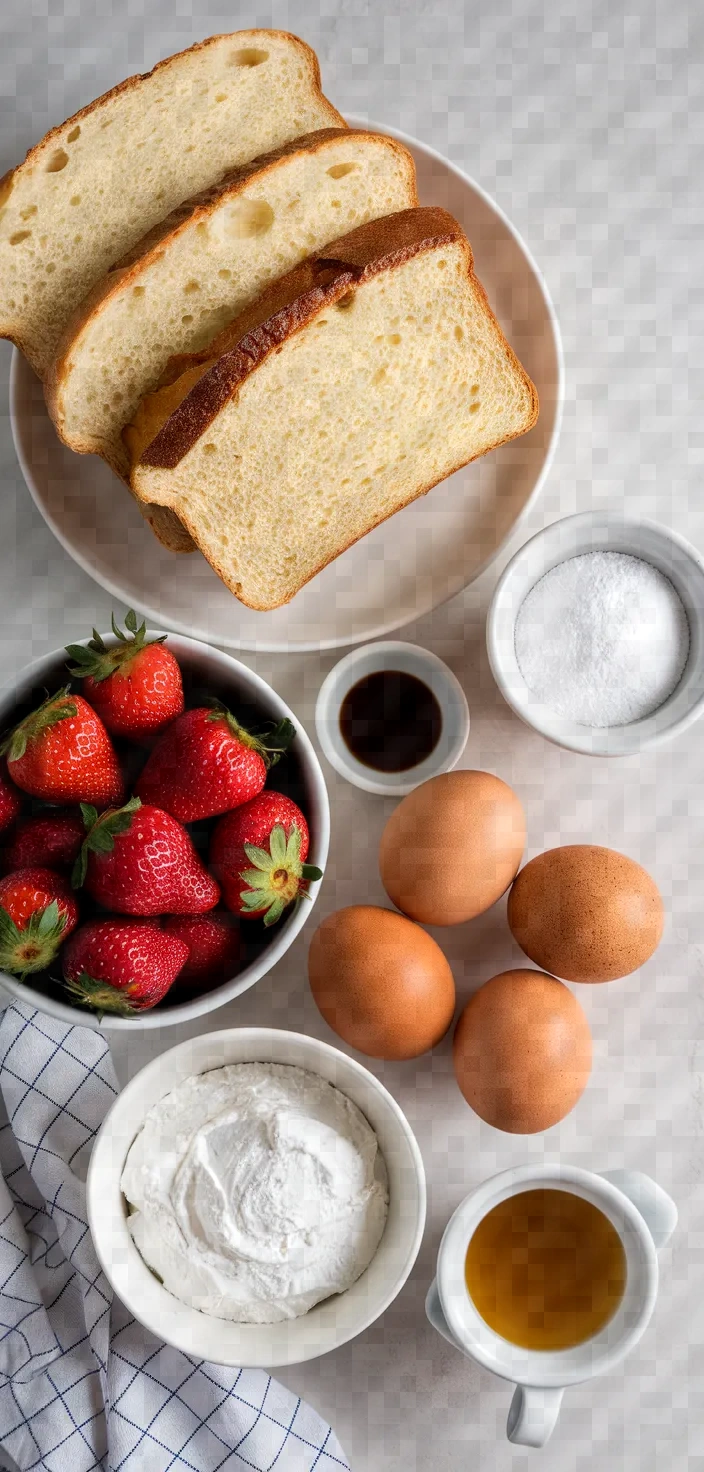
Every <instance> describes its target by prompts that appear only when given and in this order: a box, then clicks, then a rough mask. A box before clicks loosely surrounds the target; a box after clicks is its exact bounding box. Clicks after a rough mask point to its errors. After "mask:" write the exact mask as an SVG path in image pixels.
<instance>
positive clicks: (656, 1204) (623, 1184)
mask: <svg viewBox="0 0 704 1472" xmlns="http://www.w3.org/2000/svg"><path fill="white" fill-rule="evenodd" d="M601 1174H602V1176H603V1178H604V1180H605V1181H610V1182H611V1184H612V1186H617V1187H618V1189H619V1191H623V1194H624V1196H627V1197H628V1199H629V1201H632V1202H633V1205H634V1206H635V1208H636V1211H639V1212H640V1214H641V1216H642V1217H643V1220H644V1222H645V1225H646V1227H647V1228H648V1231H649V1232H650V1235H651V1237H652V1239H653V1242H654V1243H655V1248H656V1251H657V1252H659V1251H660V1248H661V1247H664V1246H665V1243H666V1242H667V1241H668V1240H669V1238H670V1237H671V1236H672V1233H673V1232H674V1230H675V1227H676V1226H677V1207H676V1206H675V1203H674V1201H673V1200H672V1197H671V1196H668V1194H667V1191H663V1189H662V1186H658V1185H656V1183H655V1181H651V1179H650V1176H646V1175H645V1174H644V1172H643V1171H642V1170H603V1171H602V1172H601Z"/></svg>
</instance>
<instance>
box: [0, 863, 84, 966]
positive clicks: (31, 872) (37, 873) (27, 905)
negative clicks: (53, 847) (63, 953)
mask: <svg viewBox="0 0 704 1472" xmlns="http://www.w3.org/2000/svg"><path fill="white" fill-rule="evenodd" d="M77 924H78V905H77V904H76V900H75V897H74V896H73V895H72V893H71V890H70V889H69V887H68V884H67V883H66V880H65V879H62V878H61V875H60V874H52V872H51V869H18V870H17V871H16V872H15V873H14V874H8V875H7V877H6V878H5V879H0V969H1V970H3V971H14V972H16V973H17V974H18V975H19V976H27V975H29V973H30V972H31V971H44V970H45V968H46V967H47V966H49V965H50V964H51V962H52V961H53V959H54V956H55V955H56V952H57V951H58V949H59V946H60V945H61V944H62V942H63V941H65V939H66V937H67V935H70V934H71V931H72V930H73V929H74V926H76V925H77Z"/></svg>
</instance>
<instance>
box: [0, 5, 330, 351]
mask: <svg viewBox="0 0 704 1472" xmlns="http://www.w3.org/2000/svg"><path fill="white" fill-rule="evenodd" d="M344 126H345V124H344V120H343V118H341V117H340V114H339V113H338V112H337V111H336V110H335V108H334V107H332V106H331V104H330V103H329V102H327V101H326V99H325V98H324V97H323V95H322V92H321V90H320V70H319V67H318V61H317V58H316V56H315V53H314V52H313V51H311V49H310V47H309V46H306V45H305V43H304V42H303V41H299V40H298V39H297V37H295V36H291V35H289V34H288V33H287V32H285V31H264V30H250V31H237V32H235V33H234V34H231V35H225V36H213V37H211V38H210V39H209V40H207V41H202V42H200V43H199V44H198V45H197V46H192V47H191V48H190V50H188V51H182V52H180V53H179V55H177V56H172V57H169V58H168V59H167V60H166V61H162V62H160V63H159V65H158V66H156V67H155V68H154V70H153V71H151V72H149V73H148V74H147V75H145V76H137V77H130V78H129V79H128V80H127V81H126V82H122V83H121V84H120V86H118V87H114V88H113V89H112V91H110V92H106V93H105V95H104V96H103V97H100V98H98V100H97V101H96V102H93V103H91V104H90V106H88V107H84V108H82V110H81V111H80V112H77V113H76V114H75V115H74V117H72V118H69V119H68V120H67V121H66V122H65V123H63V124H62V125H61V126H60V127H58V128H54V129H53V130H52V131H51V132H50V133H47V135H46V137H45V138H43V139H42V141H41V143H38V144H37V145H36V147H35V148H32V149H31V150H30V152H29V153H28V154H27V157H26V159H25V161H24V163H22V164H19V165H18V167H17V168H15V169H13V170H11V172H10V173H9V174H6V175H5V177H4V178H3V179H2V180H0V336H2V337H9V338H11V339H12V341H13V342H14V343H16V344H17V346H18V347H19V348H21V350H22V352H23V353H24V354H25V356H26V357H27V358H28V359H29V362H30V363H31V365H32V367H33V368H34V369H35V371H36V372H37V373H38V374H39V375H40V377H44V376H45V374H46V371H47V368H48V366H49V364H50V362H51V360H52V358H53V356H54V352H55V349H56V344H57V342H58V339H59V336H60V334H61V331H62V329H63V328H64V326H65V324H66V322H67V321H68V319H69V317H70V316H71V313H72V312H73V311H74V310H75V308H76V306H77V305H78V303H79V302H80V301H81V300H82V299H83V297H84V296H85V295H86V293H87V292H88V290H89V289H90V287H91V286H92V285H93V283H94V282H95V281H98V280H99V279H100V278H101V277H102V276H104V275H105V273H106V271H108V270H109V269H110V266H111V265H112V263H113V262H114V261H115V260H117V259H118V258H119V257H120V256H121V255H123V254H124V252H125V251H127V250H128V249H129V248H130V247H131V246H132V245H134V243H135V242H136V241H138V240H140V239H141V237H142V236H143V235H145V234H146V232H147V231H148V230H149V229H150V228H151V227H152V226H153V225H155V224H156V223H157V221H159V220H161V219H163V217H164V215H167V214H168V213H169V211H170V210H172V209H173V208H174V207H175V206H176V205H177V204H180V203H181V201H182V200H184V199H188V198H190V197H191V196H192V195H194V194H196V193H197V192H198V191H199V190H201V189H205V188H207V187H208V186H209V185H211V184H213V183H215V182H216V181H217V180H218V179H219V178H221V176H222V174H223V173H224V172H225V171H226V170H227V169H232V168H233V167H235V166H236V165H237V164H241V163H246V162H247V161H248V160H249V159H251V158H254V157H255V156H256V155H258V154H262V153H265V152H266V151H267V150H268V149H272V148H277V147H279V146H280V144H282V143H286V142H288V140H289V139H290V138H294V137H297V136H298V135H300V134H303V133H310V132H312V131H313V130H314V129H316V128H325V127H344Z"/></svg>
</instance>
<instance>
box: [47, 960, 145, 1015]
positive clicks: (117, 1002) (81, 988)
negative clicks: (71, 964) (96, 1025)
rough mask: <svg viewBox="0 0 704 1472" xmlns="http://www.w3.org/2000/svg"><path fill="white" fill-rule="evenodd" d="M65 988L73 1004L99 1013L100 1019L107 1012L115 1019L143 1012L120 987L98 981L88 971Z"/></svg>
mask: <svg viewBox="0 0 704 1472" xmlns="http://www.w3.org/2000/svg"><path fill="white" fill-rule="evenodd" d="M64 986H65V987H66V991H67V992H68V994H69V996H70V998H71V1001H72V1002H77V1003H78V1005H79V1007H90V1008H91V1010H92V1011H94V1012H97V1013H98V1017H99V1018H102V1017H103V1014H104V1013H105V1012H109V1013H110V1014H111V1016H113V1017H134V1014H135V1012H139V1011H140V1010H141V1009H140V1008H139V1007H136V1006H135V1005H134V1003H133V1002H131V1001H130V999H129V997H128V996H126V995H125V993H124V992H122V991H120V990H119V988H118V987H116V986H112V984H111V983H110V982H109V981H96V979H95V977H94V976H89V975H88V972H87V971H82V972H81V973H80V976H76V977H74V978H73V980H71V981H66V982H64Z"/></svg>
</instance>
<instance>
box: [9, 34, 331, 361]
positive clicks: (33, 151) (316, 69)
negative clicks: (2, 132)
mask: <svg viewBox="0 0 704 1472" xmlns="http://www.w3.org/2000/svg"><path fill="white" fill-rule="evenodd" d="M265 36H267V37H276V38H277V39H278V40H285V41H289V42H293V44H294V47H295V48H296V49H297V50H298V51H299V52H300V54H301V57H302V59H303V61H304V62H305V64H306V66H307V67H308V68H309V71H310V74H311V77H312V80H313V84H314V86H315V87H316V88H317V90H318V92H320V95H321V97H322V95H323V94H322V90H321V77H320V63H319V61H318V58H317V56H316V54H315V52H314V51H313V49H312V47H310V46H309V45H308V44H307V42H306V41H302V40H301V39H300V37H299V36H294V35H293V33H292V32H291V31H280V30H274V29H265V28H253V29H250V30H245V31H224V32H221V33H219V34H218V35H216V36H208V37H206V39H205V40H204V41H196V43H195V44H194V45H193V46H187V47H186V48H185V50H183V51H177V52H175V53H174V54H173V55H172V56H166V57H164V58H163V60H162V61H158V62H157V64H156V66H153V67H152V69H151V71H149V72H138V73H136V74H135V75H134V76H132V77H126V78H125V80H124V81H123V82H118V83H117V85H116V86H115V87H111V88H110V89H109V91H107V92H103V93H102V94H101V96H100V97H96V98H95V100H94V101H93V102H89V103H87V104H86V106H85V107H81V108H79V110H78V112H75V113H73V114H72V116H71V117H70V118H65V119H64V121H63V122H62V123H59V124H57V126H56V127H55V128H51V129H50V131H49V132H48V133H45V135H44V137H43V138H41V139H40V140H39V142H38V143H35V144H34V145H33V147H32V148H30V149H28V151H27V154H26V155H25V158H24V159H23V160H22V162H21V163H20V164H16V165H15V166H14V168H12V169H8V170H7V172H6V173H5V174H3V176H2V178H1V179H0V199H1V198H2V196H3V192H4V191H7V190H8V189H9V187H11V185H12V180H13V179H14V178H15V176H16V175H19V174H20V173H23V172H24V171H26V170H30V171H31V170H32V169H33V168H34V167H35V165H40V164H41V161H42V159H43V157H44V156H45V154H46V153H47V151H48V150H49V149H51V148H53V147H54V145H55V144H56V143H58V142H59V141H60V140H61V139H62V137H63V135H64V132H65V130H66V128H68V129H69V131H70V129H71V128H73V127H75V126H76V124H80V123H81V122H82V121H83V120H84V119H85V118H87V117H89V116H90V114H91V113H93V112H95V111H96V110H97V109H98V108H101V107H104V106H105V104H106V103H108V102H111V101H112V100H113V99H114V98H116V97H119V96H120V95H121V94H122V93H123V92H128V91H131V90H134V89H135V88H136V87H139V86H140V84H141V83H142V82H147V81H149V80H150V79H151V78H152V77H155V76H157V75H158V74H159V73H160V72H162V71H164V70H167V69H168V68H169V67H170V66H173V65H174V63H176V62H180V61H181V60H182V59H183V57H185V56H190V55H192V54H193V53H195V52H197V51H203V50H205V49H206V48H207V47H208V46H215V45H218V44H219V43H220V42H223V41H227V42H233V41H239V42H240V43H242V42H246V41H247V40H250V41H257V40H259V41H261V40H262V39H263V37H265ZM323 101H325V102H326V104H327V106H328V107H329V109H330V123H331V125H334V126H337V127H339V128H345V127H346V123H345V120H344V118H343V117H342V116H341V114H340V113H339V112H338V111H337V108H335V107H333V105H332V103H331V102H328V101H327V98H323ZM3 337H4V338H8V339H9V341H10V342H13V343H14V344H15V346H16V347H17V348H19V350H20V352H21V353H23V354H24V356H25V357H26V358H27V359H28V361H29V362H30V363H31V364H32V367H33V368H35V371H38V369H37V365H36V363H35V362H33V360H32V353H31V350H28V346H27V345H26V344H25V343H24V342H23V341H22V328H21V325H18V324H15V323H11V322H3V321H2V319H1V318H0V338H3Z"/></svg>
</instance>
